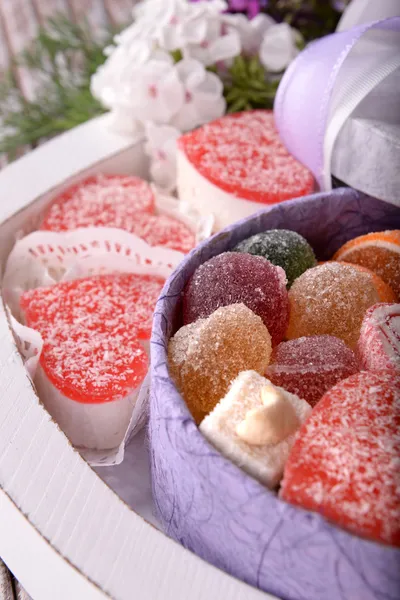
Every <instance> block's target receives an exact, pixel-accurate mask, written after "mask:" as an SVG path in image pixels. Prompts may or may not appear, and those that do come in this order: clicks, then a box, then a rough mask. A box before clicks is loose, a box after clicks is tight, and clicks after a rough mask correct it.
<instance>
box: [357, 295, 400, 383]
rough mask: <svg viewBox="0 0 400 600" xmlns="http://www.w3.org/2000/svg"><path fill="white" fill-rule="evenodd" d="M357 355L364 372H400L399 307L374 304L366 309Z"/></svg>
mask: <svg viewBox="0 0 400 600" xmlns="http://www.w3.org/2000/svg"><path fill="white" fill-rule="evenodd" d="M358 354H359V356H360V360H361V364H362V366H363V368H364V369H367V370H370V371H378V370H381V369H393V370H396V371H399V372H400V304H376V305H375V306H371V308H369V309H368V310H367V312H366V313H365V317H364V320H363V322H362V325H361V332H360V339H359V340H358Z"/></svg>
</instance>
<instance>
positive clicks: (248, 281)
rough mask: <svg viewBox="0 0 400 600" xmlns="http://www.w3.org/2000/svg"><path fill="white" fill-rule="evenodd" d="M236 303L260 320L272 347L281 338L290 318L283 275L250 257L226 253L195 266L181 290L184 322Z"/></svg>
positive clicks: (265, 261)
mask: <svg viewBox="0 0 400 600" xmlns="http://www.w3.org/2000/svg"><path fill="white" fill-rule="evenodd" d="M239 302H243V304H245V305H246V306H248V307H249V308H250V309H251V310H252V311H253V312H255V313H256V314H257V315H259V316H260V317H261V318H262V320H263V321H264V324H265V325H266V327H267V329H268V331H269V333H270V335H271V339H272V345H273V346H275V345H276V344H278V343H279V342H280V341H281V340H282V339H283V337H284V335H285V332H286V328H287V324H288V319H289V301H288V294H287V291H286V276H285V273H284V271H283V269H282V268H281V267H276V266H274V265H272V264H271V263H270V262H269V261H268V260H267V259H265V258H263V257H261V256H252V255H251V254H241V253H236V252H225V253H223V254H219V255H218V256H215V257H214V258H211V259H210V260H208V261H207V262H205V263H203V264H202V265H201V266H200V267H198V269H197V270H196V271H195V273H194V275H193V276H192V277H191V279H190V280H189V282H188V284H187V285H186V288H185V291H184V298H183V320H184V323H185V324H187V323H192V322H193V321H196V320H197V319H199V318H204V317H207V316H208V315H210V314H211V313H212V312H214V310H216V309H217V308H219V307H220V306H227V305H229V304H235V303H239Z"/></svg>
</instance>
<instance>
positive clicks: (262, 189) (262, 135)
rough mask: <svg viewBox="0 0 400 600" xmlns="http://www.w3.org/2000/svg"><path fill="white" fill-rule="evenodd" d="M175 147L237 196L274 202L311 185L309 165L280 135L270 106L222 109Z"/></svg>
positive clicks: (303, 192) (306, 192)
mask: <svg viewBox="0 0 400 600" xmlns="http://www.w3.org/2000/svg"><path fill="white" fill-rule="evenodd" d="M179 147H180V149H181V150H183V151H184V153H185V155H186V158H187V160H188V161H189V162H190V163H191V164H192V165H193V166H194V168H195V169H196V170H197V171H198V172H199V173H200V174H201V175H202V176H203V177H205V179H207V180H208V181H210V182H211V183H213V184H214V185H216V186H217V187H218V188H220V189H222V190H224V191H226V192H229V193H231V194H233V196H236V197H238V198H243V199H245V200H251V201H253V202H260V203H263V204H273V203H275V202H282V200H288V199H289V198H295V197H297V196H303V195H305V194H309V193H311V192H312V190H313V189H314V180H313V176H312V174H311V173H310V171H309V170H308V169H307V168H306V167H304V166H303V165H302V164H300V163H299V162H298V161H297V160H296V159H295V158H294V157H293V156H291V155H290V154H289V152H288V151H287V150H286V148H285V146H284V145H283V143H282V141H281V140H280V138H279V135H278V132H277V130H276V127H275V121H274V116H273V112H272V111H268V110H254V111H246V112H242V113H235V114H232V115H225V116H224V117H222V118H221V119H217V120H216V121H213V122H212V123H208V124H207V125H203V127H199V128H198V129H195V130H194V131H191V132H189V133H186V134H185V135H183V136H182V137H181V138H180V140H179Z"/></svg>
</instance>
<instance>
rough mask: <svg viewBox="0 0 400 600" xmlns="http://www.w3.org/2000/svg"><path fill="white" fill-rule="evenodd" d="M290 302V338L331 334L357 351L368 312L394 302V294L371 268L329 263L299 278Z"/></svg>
mask: <svg viewBox="0 0 400 600" xmlns="http://www.w3.org/2000/svg"><path fill="white" fill-rule="evenodd" d="M289 300H290V319H289V327H288V330H287V338H288V339H293V338H298V337H303V336H310V335H323V334H328V335H333V336H335V337H338V338H340V339H342V340H343V341H344V342H345V343H346V344H347V345H348V346H350V348H354V347H355V346H356V344H357V341H358V337H359V334H360V327H361V322H362V320H363V317H364V314H365V311H366V310H367V309H368V308H369V307H370V306H372V305H373V304H376V303H377V302H385V301H387V302H393V301H394V293H393V292H392V290H391V289H390V288H389V286H387V285H386V284H385V283H384V282H383V281H382V280H381V279H380V278H379V277H378V276H377V275H376V274H375V273H372V272H371V271H369V270H368V269H365V268H361V267H358V266H356V265H350V264H344V263H339V262H326V263H324V264H322V265H318V266H317V267H314V268H313V269H308V270H307V271H305V273H303V274H302V275H300V277H299V278H298V279H296V281H295V282H294V283H293V285H292V287H291V288H290V290H289Z"/></svg>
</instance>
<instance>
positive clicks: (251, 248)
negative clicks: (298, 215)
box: [234, 229, 317, 287]
mask: <svg viewBox="0 0 400 600" xmlns="http://www.w3.org/2000/svg"><path fill="white" fill-rule="evenodd" d="M234 250H235V251H236V252H248V253H249V254H255V255H257V256H263V257H264V258H267V259H268V260H269V261H270V262H272V264H273V265H277V266H279V267H282V269H284V271H285V273H286V277H287V280H288V287H290V286H291V285H292V283H293V281H294V280H295V279H296V278H297V277H300V275H301V274H302V273H304V271H306V270H307V269H311V267H314V266H315V265H316V263H317V261H316V258H315V255H314V251H313V249H312V248H311V246H310V244H309V243H308V242H307V240H306V239H304V238H303V236H301V235H300V234H299V233H296V232H295V231H288V230H287V229H271V230H270V231H264V232H262V233H257V234H256V235H252V236H251V237H250V238H248V239H247V240H243V241H242V242H240V243H239V244H238V245H237V246H235V248H234Z"/></svg>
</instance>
